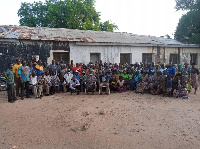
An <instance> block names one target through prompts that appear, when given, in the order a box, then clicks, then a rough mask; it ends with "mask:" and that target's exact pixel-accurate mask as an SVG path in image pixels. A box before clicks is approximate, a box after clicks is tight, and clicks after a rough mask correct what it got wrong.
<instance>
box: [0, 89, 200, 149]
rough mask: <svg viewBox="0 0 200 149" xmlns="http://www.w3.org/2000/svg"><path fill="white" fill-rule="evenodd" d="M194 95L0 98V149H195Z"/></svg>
mask: <svg viewBox="0 0 200 149" xmlns="http://www.w3.org/2000/svg"><path fill="white" fill-rule="evenodd" d="M199 95H200V91H198V93H197V95H195V94H193V93H190V99H184V100H183V99H178V98H168V97H162V96H155V95H150V94H143V95H142V94H136V93H134V92H126V93H111V94H110V95H97V93H96V94H95V95H91V94H89V95H84V94H83V93H81V94H80V95H76V94H73V95H70V94H69V93H62V94H55V95H53V96H45V97H43V98H42V99H34V98H28V99H27V98H25V100H17V101H16V102H15V103H8V102H7V93H6V92H5V91H4V92H0V149H10V148H17V149H156V148H157V149H199V148H200V96H199Z"/></svg>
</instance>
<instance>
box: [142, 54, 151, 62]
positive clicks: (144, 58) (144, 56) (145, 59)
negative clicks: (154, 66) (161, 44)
mask: <svg viewBox="0 0 200 149" xmlns="http://www.w3.org/2000/svg"><path fill="white" fill-rule="evenodd" d="M142 62H143V63H152V62H153V54H152V53H142Z"/></svg>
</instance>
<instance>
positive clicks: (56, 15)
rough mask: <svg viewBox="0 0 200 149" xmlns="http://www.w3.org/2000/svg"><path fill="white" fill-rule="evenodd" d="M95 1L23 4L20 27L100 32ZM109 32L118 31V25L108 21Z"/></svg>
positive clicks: (68, 0) (19, 14)
mask: <svg viewBox="0 0 200 149" xmlns="http://www.w3.org/2000/svg"><path fill="white" fill-rule="evenodd" d="M94 2H95V1H94V0H63V1H61V0H46V1H45V2H44V3H42V2H34V3H26V2H24V3H21V7H20V9H19V10H18V16H19V17H20V20H19V22H20V25H22V26H30V27H52V28H70V29H81V30H97V31H100V30H101V29H102V28H101V24H104V23H105V22H104V23H101V22H100V14H99V13H98V12H97V11H96V9H95V7H94ZM106 23H108V24H106V25H107V26H109V27H108V30H107V31H113V30H115V29H117V25H115V24H110V23H109V21H106Z"/></svg>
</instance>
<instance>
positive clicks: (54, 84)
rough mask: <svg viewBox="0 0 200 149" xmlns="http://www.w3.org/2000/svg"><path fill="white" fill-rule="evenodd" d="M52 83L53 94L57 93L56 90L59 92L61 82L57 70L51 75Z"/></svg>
mask: <svg viewBox="0 0 200 149" xmlns="http://www.w3.org/2000/svg"><path fill="white" fill-rule="evenodd" d="M51 84H52V87H51V94H55V93H56V92H57V93H58V90H59V84H60V79H59V77H58V76H57V75H56V72H55V71H54V72H53V73H52V76H51Z"/></svg>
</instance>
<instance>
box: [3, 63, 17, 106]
mask: <svg viewBox="0 0 200 149" xmlns="http://www.w3.org/2000/svg"><path fill="white" fill-rule="evenodd" d="M12 70H13V64H11V63H10V64H9V68H8V69H7V70H6V72H5V74H4V76H5V78H6V82H7V92H8V102H10V103H14V102H15V100H17V98H16V96H15V88H14V82H15V80H14V73H13V71H12Z"/></svg>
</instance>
